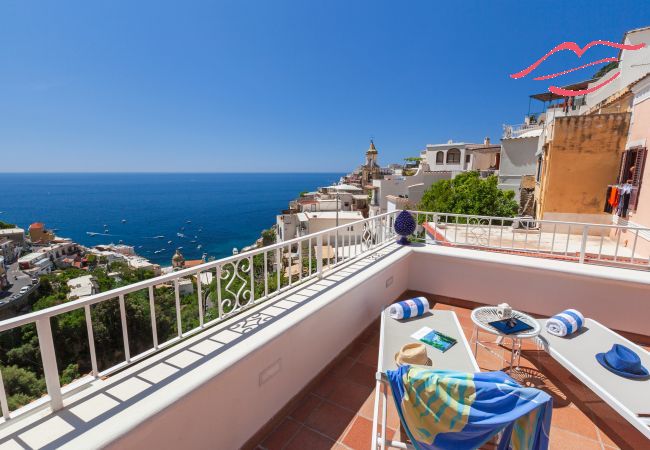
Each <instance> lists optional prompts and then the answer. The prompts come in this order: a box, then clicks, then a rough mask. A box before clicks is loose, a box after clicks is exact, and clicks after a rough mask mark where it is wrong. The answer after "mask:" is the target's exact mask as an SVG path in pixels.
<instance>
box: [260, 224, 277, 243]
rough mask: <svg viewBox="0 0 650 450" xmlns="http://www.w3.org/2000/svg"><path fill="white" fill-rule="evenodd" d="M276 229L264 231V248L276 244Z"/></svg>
mask: <svg viewBox="0 0 650 450" xmlns="http://www.w3.org/2000/svg"><path fill="white" fill-rule="evenodd" d="M275 240H276V239H275V229H273V228H269V229H268V230H262V246H264V247H266V246H267V245H273V244H275Z"/></svg>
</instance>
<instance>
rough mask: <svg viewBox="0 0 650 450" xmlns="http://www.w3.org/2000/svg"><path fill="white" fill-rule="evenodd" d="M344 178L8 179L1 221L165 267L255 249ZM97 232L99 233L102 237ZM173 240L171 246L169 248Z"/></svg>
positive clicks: (3, 181) (2, 183) (2, 184)
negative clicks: (300, 203) (113, 248)
mask: <svg viewBox="0 0 650 450" xmlns="http://www.w3.org/2000/svg"><path fill="white" fill-rule="evenodd" d="M342 175H343V174H342V173H196V174H189V173H183V174H180V173H128V174H127V173H99V174H98V173H92V174H91V173H86V174H81V173H74V174H69V173H68V174H64V173H30V174H27V173H21V174H6V173H5V174H0V221H3V222H9V223H14V224H16V225H18V226H19V227H21V228H24V229H25V231H27V228H28V227H29V225H30V224H31V223H33V222H43V223H45V226H46V228H49V229H53V230H55V233H56V235H57V236H61V237H67V238H71V239H72V240H74V241H76V242H78V243H80V244H83V245H85V246H93V245H98V244H110V243H115V244H117V243H120V242H121V243H124V244H127V245H132V246H134V247H135V251H136V253H138V254H139V255H142V256H144V257H145V258H147V259H149V260H150V261H152V262H155V263H158V264H160V265H162V266H168V265H171V257H172V255H173V254H174V252H175V250H176V249H177V248H179V247H181V248H182V249H181V252H182V253H183V255H184V256H185V258H186V259H199V258H201V256H202V255H203V254H207V256H208V257H215V258H222V257H225V256H229V255H232V253H233V248H237V249H239V250H241V249H242V248H243V247H245V246H248V245H251V244H253V243H254V241H255V240H256V239H257V238H258V237H259V236H260V233H261V231H262V230H263V229H265V228H269V227H271V226H272V225H273V224H274V223H275V221H276V215H278V214H281V211H282V210H283V209H286V208H288V203H289V201H290V200H292V199H295V198H296V197H297V196H298V195H299V193H300V192H302V191H313V190H315V189H316V188H318V187H320V186H327V185H331V184H333V183H335V182H337V181H338V180H339V178H340V177H341V176H342ZM95 233H96V234H95ZM169 241H171V242H169Z"/></svg>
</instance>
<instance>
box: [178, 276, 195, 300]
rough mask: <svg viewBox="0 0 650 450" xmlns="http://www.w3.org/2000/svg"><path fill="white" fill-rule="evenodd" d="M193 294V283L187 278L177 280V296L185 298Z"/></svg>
mask: <svg viewBox="0 0 650 450" xmlns="http://www.w3.org/2000/svg"><path fill="white" fill-rule="evenodd" d="M193 293H194V283H193V282H192V280H188V279H187V278H181V279H180V280H178V295H180V296H181V297H185V296H187V295H192V294H193Z"/></svg>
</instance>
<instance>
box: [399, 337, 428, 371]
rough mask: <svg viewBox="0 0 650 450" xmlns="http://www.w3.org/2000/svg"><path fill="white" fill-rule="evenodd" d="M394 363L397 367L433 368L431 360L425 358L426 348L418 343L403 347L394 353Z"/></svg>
mask: <svg viewBox="0 0 650 450" xmlns="http://www.w3.org/2000/svg"><path fill="white" fill-rule="evenodd" d="M395 362H396V363H397V365H398V366H402V365H405V364H416V365H418V366H433V362H432V361H431V358H429V357H428V356H427V348H426V347H425V346H424V344H420V343H418V342H415V343H411V344H406V345H403V346H402V348H401V349H400V350H399V352H397V353H395Z"/></svg>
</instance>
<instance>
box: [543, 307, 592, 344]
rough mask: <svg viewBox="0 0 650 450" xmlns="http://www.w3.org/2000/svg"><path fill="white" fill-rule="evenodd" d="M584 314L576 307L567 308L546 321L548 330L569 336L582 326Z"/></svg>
mask: <svg viewBox="0 0 650 450" xmlns="http://www.w3.org/2000/svg"><path fill="white" fill-rule="evenodd" d="M584 323H585V318H584V316H583V315H582V314H581V313H580V311H578V310H576V309H566V310H564V311H562V312H561V313H559V314H556V315H554V316H553V317H551V318H550V319H548V320H547V321H546V331H548V332H549V333H550V334H552V335H555V336H560V337H562V336H567V335H569V334H573V333H575V332H576V331H578V330H579V329H580V328H582V325H583V324H584Z"/></svg>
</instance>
